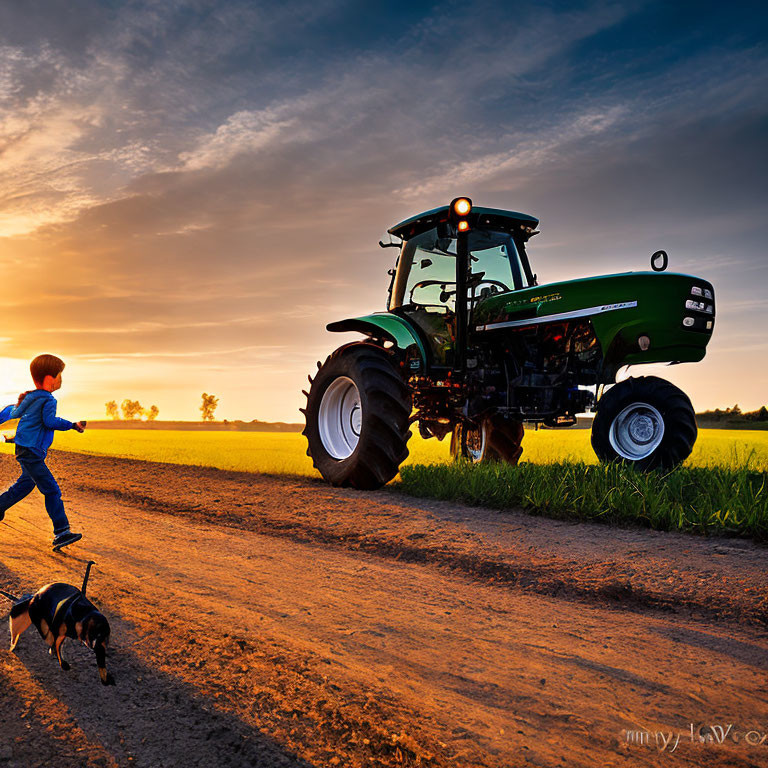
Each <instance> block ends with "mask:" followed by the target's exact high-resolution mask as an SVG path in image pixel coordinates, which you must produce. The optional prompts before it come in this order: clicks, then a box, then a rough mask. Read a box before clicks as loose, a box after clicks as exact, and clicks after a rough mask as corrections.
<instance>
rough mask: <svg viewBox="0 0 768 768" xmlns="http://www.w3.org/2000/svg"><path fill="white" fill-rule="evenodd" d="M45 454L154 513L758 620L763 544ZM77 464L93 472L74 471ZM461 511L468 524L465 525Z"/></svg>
mask: <svg viewBox="0 0 768 768" xmlns="http://www.w3.org/2000/svg"><path fill="white" fill-rule="evenodd" d="M55 461H56V462H59V463H60V464H61V465H62V468H63V469H64V470H65V471H66V472H67V475H68V477H69V478H70V481H71V482H72V485H73V486H74V487H77V488H80V489H82V490H86V491H90V492H93V493H100V494H106V495H108V496H112V497H114V498H117V499H122V500H125V501H128V502H131V503H137V504H141V505H143V506H144V507H145V508H147V509H153V510H155V511H157V512H163V513H170V514H175V515H180V516H184V517H188V518H191V519H196V520H204V521H207V522H214V523H217V524H225V525H228V526H233V527H237V528H242V529H243V530H250V531H255V532H258V533H264V534H268V535H271V536H280V537H285V538H288V539H292V540H295V541H301V542H314V543H319V544H323V545H333V546H339V547H343V548H346V549H349V550H352V551H363V552H368V553H370V554H375V555H379V556H382V557H387V558H395V559H397V560H400V561H402V562H411V563H422V564H430V565H435V566H440V567H444V568H448V569H451V570H455V571H458V572H461V573H464V574H467V575H469V576H472V577H474V578H478V579H483V580H485V581H487V582H488V583H493V584H496V585H497V586H500V587H512V588H514V589H517V590H522V591H526V592H531V593H535V594H541V595H550V596H554V597H558V598H560V599H564V600H573V601H578V602H585V603H591V604H597V605H601V606H606V607H614V608H616V609H618V610H622V611H624V610H635V611H639V612H644V611H647V610H654V611H660V612H663V613H667V612H673V613H674V612H681V611H682V612H686V613H688V614H690V615H693V616H697V617H699V618H702V619H705V620H724V621H731V622H739V623H747V624H752V625H755V626H763V627H764V626H768V580H767V579H766V575H765V571H766V565H768V548H767V547H765V546H764V545H759V544H754V543H752V542H749V541H743V540H738V539H727V538H721V539H705V538H702V537H693V536H691V535H690V534H678V533H664V532H657V531H648V530H645V529H636V530H631V529H629V530H628V529H618V528H610V527H607V526H602V525H597V524H594V523H568V522H562V521H554V520H547V519H543V518H538V517H533V516H530V515H525V514H524V513H521V512H519V511H517V510H510V511H509V512H505V513H498V512H495V511H492V510H485V509H478V508H470V507H464V506H462V505H457V504H452V505H451V504H446V503H441V502H429V501H425V500H424V499H412V498H410V497H405V496H401V495H399V494H396V493H393V492H392V491H386V490H385V491H380V492H376V493H360V492H356V491H349V490H345V489H332V488H329V487H328V486H326V485H325V484H322V483H320V482H316V481H313V480H308V479H299V478H275V477H265V476H260V475H254V474H246V473H241V472H227V471H224V470H216V469H210V468H201V467H188V466H176V465H169V464H161V463H155V462H142V461H136V460H130V459H115V458H111V457H103V456H99V457H89V458H88V459H87V462H85V461H84V460H83V457H79V458H78V455H77V454H62V453H56V454H55ZM86 463H87V464H95V465H96V471H95V472H94V471H91V470H90V469H89V470H88V472H87V473H86V472H83V468H84V464H86ZM254 496H256V497H257V500H256V501H253V500H252V499H253V497H254ZM468 518H473V523H474V526H473V525H469V526H467V525H466V522H467V519H468ZM457 524H458V525H457ZM505 526H508V527H510V528H513V529H514V528H515V527H517V528H525V529H527V530H526V533H530V531H531V530H533V531H540V532H541V534H542V535H541V536H539V537H538V539H535V538H534V539H533V541H534V544H533V545H528V546H527V548H524V547H523V546H521V545H520V543H519V542H517V541H515V540H514V538H513V537H510V536H509V533H508V531H507V536H506V537H504V536H502V535H500V533H499V532H500V530H501V529H503V528H504V527H505ZM585 533H587V534H588V535H589V536H591V537H592V540H593V542H596V544H595V545H593V547H592V551H589V552H585V553H584V554H585V558H584V560H582V561H579V560H575V559H573V558H572V557H571V558H568V557H563V556H562V553H561V552H556V551H555V552H553V551H551V549H550V548H549V546H548V545H551V543H552V541H551V540H552V539H555V538H561V539H563V538H565V537H564V535H563V534H570V535H571V536H572V538H573V539H574V540H578V539H585V538H587V536H585ZM547 537H548V538H549V539H550V541H547ZM601 539H602V541H601ZM663 539H666V541H665V542H664V545H665V546H667V547H672V548H679V549H680V550H683V551H685V550H693V551H694V553H695V554H694V556H693V557H692V558H690V559H689V561H690V562H689V563H686V558H684V557H680V556H678V555H675V556H673V557H672V558H668V560H670V561H671V562H669V563H667V562H665V560H664V559H662V560H659V559H657V558H654V557H653V555H654V554H655V553H654V551H653V546H654V544H655V543H657V542H660V540H663ZM617 543H618V546H616V545H617ZM601 549H602V550H603V551H600V550H601ZM568 554H570V553H568ZM612 555H613V556H612ZM638 556H640V557H638ZM735 558H739V559H740V560H741V563H740V565H741V567H740V568H738V569H737V570H736V572H734V574H733V576H732V577H729V576H728V575H727V574H724V573H723V567H724V566H727V565H728V561H729V560H732V559H735Z"/></svg>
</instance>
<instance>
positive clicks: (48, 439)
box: [0, 389, 74, 459]
mask: <svg viewBox="0 0 768 768" xmlns="http://www.w3.org/2000/svg"><path fill="white" fill-rule="evenodd" d="M7 410H8V409H7V408H3V410H2V411H0V419H2V417H3V416H4V415H5V414H6V411H7ZM7 418H8V419H19V425H18V427H16V445H22V446H24V447H25V448H29V449H30V450H32V451H34V452H35V453H36V454H37V455H38V456H40V457H41V458H43V459H44V458H45V457H46V455H47V453H48V449H49V448H50V447H51V443H52V442H53V430H54V429H72V428H73V426H74V424H72V422H71V421H67V420H66V419H60V418H59V417H58V416H57V415H56V398H55V397H54V396H53V395H52V394H51V393H50V392H48V391H47V390H45V389H35V390H33V391H32V392H30V393H29V394H28V395H27V396H26V397H25V398H24V399H23V400H22V401H21V403H20V404H19V405H17V406H15V407H14V408H12V409H11V412H10V413H9V414H8V416H7Z"/></svg>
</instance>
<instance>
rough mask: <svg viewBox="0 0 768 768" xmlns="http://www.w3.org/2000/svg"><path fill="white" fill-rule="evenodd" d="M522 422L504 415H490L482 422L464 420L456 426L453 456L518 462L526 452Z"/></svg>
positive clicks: (455, 457) (475, 460) (453, 436)
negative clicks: (506, 417) (505, 417)
mask: <svg viewBox="0 0 768 768" xmlns="http://www.w3.org/2000/svg"><path fill="white" fill-rule="evenodd" d="M524 433H525V431H524V429H523V423H522V422H521V421H514V420H512V419H504V418H502V417H501V416H487V417H485V418H484V419H482V421H481V422H480V424H477V425H476V424H470V423H467V422H463V423H460V424H457V425H456V426H455V427H454V428H453V434H452V435H451V456H452V457H453V458H454V459H457V458H464V459H470V460H471V461H472V462H473V463H475V464H477V463H479V462H482V461H506V462H507V463H508V464H517V462H518V461H520V455H521V454H522V452H523V448H522V446H521V443H522V441H523V435H524Z"/></svg>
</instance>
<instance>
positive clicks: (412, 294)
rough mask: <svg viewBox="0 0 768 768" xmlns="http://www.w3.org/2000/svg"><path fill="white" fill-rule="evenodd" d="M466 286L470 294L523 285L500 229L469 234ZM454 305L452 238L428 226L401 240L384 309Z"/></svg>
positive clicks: (509, 244)
mask: <svg viewBox="0 0 768 768" xmlns="http://www.w3.org/2000/svg"><path fill="white" fill-rule="evenodd" d="M469 250H470V264H471V277H470V286H471V288H470V290H471V294H472V297H473V298H485V297H486V296H488V295H491V294H493V293H499V292H502V291H512V290H518V289H520V288H525V287H527V285H528V281H527V280H526V276H525V272H524V270H523V268H522V264H521V261H520V255H519V254H518V252H517V248H516V246H515V242H514V240H513V239H512V237H511V235H509V234H507V233H506V232H492V231H489V230H475V231H473V232H470V233H469ZM455 305H456V239H455V238H451V237H444V238H441V237H438V235H437V230H436V229H431V230H429V231H427V232H424V233H422V234H420V235H418V236H416V237H413V238H411V239H410V240H407V241H406V242H405V243H404V244H403V247H402V250H401V252H400V258H399V259H398V262H397V270H396V272H395V279H394V281H393V284H392V292H391V295H390V301H389V308H390V309H397V308H398V307H407V306H413V307H443V308H445V309H449V310H451V311H453V310H454V309H455Z"/></svg>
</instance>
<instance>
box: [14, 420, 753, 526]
mask: <svg viewBox="0 0 768 768" xmlns="http://www.w3.org/2000/svg"><path fill="white" fill-rule="evenodd" d="M589 437H590V433H589V430H586V429H580V430H540V431H538V432H534V431H527V432H526V434H525V439H524V442H523V446H524V449H525V450H524V453H523V461H522V462H521V464H520V465H519V466H518V467H509V466H506V465H489V466H472V465H469V464H465V463H459V464H453V463H451V462H450V458H449V455H448V439H446V440H444V441H443V442H437V441H436V440H422V439H421V438H420V437H419V436H418V435H414V436H413V438H411V441H410V442H409V448H410V451H411V454H410V456H409V458H408V460H407V461H406V462H405V464H404V465H403V466H402V468H401V473H400V474H401V483H400V488H401V489H402V490H403V491H405V492H407V493H410V494H413V495H415V496H430V497H433V498H439V499H456V500H460V501H464V502H467V503H470V504H479V505H484V506H489V507H495V508H499V509H504V508H509V507H523V508H525V509H527V510H529V511H531V512H533V513H538V514H545V515H548V516H552V517H563V518H572V519H577V518H578V519H590V520H604V521H607V522H608V521H610V522H621V523H629V522H632V523H640V524H642V525H647V526H650V527H653V528H659V529H664V530H672V529H677V530H686V531H696V532H700V533H701V532H712V531H716V530H717V531H725V532H730V533H737V534H740V535H746V536H751V537H754V538H756V539H759V540H768V509H767V508H766V505H767V503H768V502H767V501H766V494H767V493H768V491H766V488H765V485H766V473H768V432H747V431H744V430H723V429H702V430H700V431H699V439H698V442H697V443H696V447H695V449H694V451H693V454H692V455H691V457H690V458H689V459H688V461H687V462H686V464H685V466H684V467H682V468H681V469H679V470H677V471H675V472H673V473H670V474H668V475H662V474H659V473H651V474H647V475H645V474H641V473H637V472H634V471H632V470H630V469H628V468H626V467H619V466H607V467H606V466H601V465H598V464H597V461H596V459H595V457H594V454H593V453H592V449H591V446H590V441H589ZM54 447H55V448H58V449H62V450H67V451H77V452H82V453H93V454H106V455H111V456H121V457H127V458H135V459H145V460H149V461H161V462H167V463H172V464H192V465H198V466H208V467H218V468H220V469H231V470H239V471H244V472H259V473H263V474H273V475H298V476H308V477H317V476H318V475H317V472H316V471H315V470H314V468H313V467H312V462H311V461H310V459H309V458H308V457H307V456H306V453H305V451H306V441H305V439H304V438H303V437H302V436H301V435H300V434H297V433H274V432H210V431H209V432H204V431H180V430H152V431H148V430H139V429H136V430H131V429H119V430H117V429H109V430H107V429H104V430H97V429H94V430H87V431H86V432H85V433H84V434H82V435H80V434H77V433H75V432H62V433H57V435H56V439H55V442H54ZM12 451H13V446H10V445H2V444H0V452H4V453H11V452H12Z"/></svg>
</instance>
